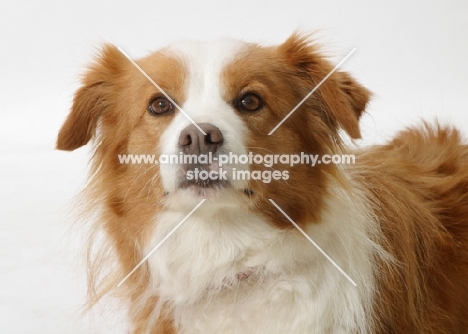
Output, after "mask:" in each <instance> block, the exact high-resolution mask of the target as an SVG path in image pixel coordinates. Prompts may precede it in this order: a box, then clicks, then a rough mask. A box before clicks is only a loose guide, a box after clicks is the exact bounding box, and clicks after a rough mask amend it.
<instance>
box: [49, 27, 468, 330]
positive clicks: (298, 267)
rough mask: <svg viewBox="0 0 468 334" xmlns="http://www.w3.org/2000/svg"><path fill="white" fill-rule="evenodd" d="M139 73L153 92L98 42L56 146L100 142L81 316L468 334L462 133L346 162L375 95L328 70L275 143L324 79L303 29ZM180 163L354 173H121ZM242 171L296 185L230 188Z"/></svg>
mask: <svg viewBox="0 0 468 334" xmlns="http://www.w3.org/2000/svg"><path fill="white" fill-rule="evenodd" d="M136 64H138V66H139V67H140V68H141V69H142V70H143V71H144V72H145V73H146V74H147V75H148V77H149V78H151V79H152V80H153V81H154V83H156V84H157V85H155V84H153V83H152V82H151V81H150V80H148V78H147V77H145V76H144V75H143V74H142V73H141V72H140V70H139V69H138V68H137V67H136V66H135V64H132V62H130V61H129V59H127V58H126V57H125V55H124V54H122V52H120V51H119V49H117V48H116V47H114V46H112V45H106V46H104V48H103V50H102V53H101V54H100V56H99V57H98V59H97V61H95V62H94V64H92V65H91V66H90V68H89V70H88V72H87V73H86V75H85V76H84V79H83V86H82V88H80V89H79V90H78V91H77V93H76V95H75V98H74V103H73V108H72V111H71V113H70V115H69V116H68V118H67V120H66V122H65V124H64V125H63V127H62V129H61V131H60V134H59V136H58V142H57V147H58V149H61V150H74V149H76V148H79V147H80V146H82V145H85V144H86V143H88V141H90V140H91V141H92V142H94V145H95V148H94V155H93V157H92V166H93V167H92V170H91V174H94V176H93V178H92V179H91V181H90V183H89V185H88V187H87V190H86V193H87V196H88V197H87V200H86V202H87V204H89V210H90V212H93V216H94V217H97V218H95V219H94V222H93V224H94V227H95V231H96V233H95V234H96V235H98V236H99V235H100V234H99V233H101V235H104V236H105V237H104V238H100V237H95V238H92V240H94V241H92V246H90V248H91V249H95V247H97V248H100V249H101V251H98V252H94V251H91V253H93V258H92V259H91V260H90V264H89V265H90V268H89V272H90V288H91V289H90V291H91V293H90V295H91V296H90V297H91V298H90V299H91V303H96V302H97V301H98V300H99V299H100V298H101V297H103V296H105V295H108V294H112V293H116V294H117V295H118V296H119V297H120V298H121V300H122V302H123V303H124V304H125V305H126V307H128V309H129V318H130V322H131V323H132V326H133V328H132V331H133V332H135V333H178V334H179V333H204V334H206V333H282V334H284V333H405V334H407V333H451V334H452V333H468V148H467V147H465V146H463V145H462V144H461V139H460V134H459V133H458V132H457V131H456V130H455V129H452V128H449V127H442V126H439V125H434V126H429V125H427V124H423V125H422V126H421V128H414V129H408V130H405V131H403V132H401V133H400V134H398V135H397V136H396V138H395V139H394V140H392V141H391V142H390V143H388V144H387V145H384V146H379V147H373V148H366V149H364V150H354V151H350V150H349V149H347V148H346V147H345V145H344V144H343V140H342V137H341V136H340V134H341V130H343V131H344V132H346V133H347V134H348V135H349V136H350V137H352V138H359V137H360V131H359V126H358V122H359V117H360V116H361V114H362V113H363V111H364V110H365V107H366V104H367V103H368V100H369V97H370V93H369V91H368V90H367V89H366V88H364V87H363V86H361V85H360V84H359V83H357V82H356V81H355V80H354V79H353V78H352V77H351V76H350V75H349V74H347V73H345V72H342V71H336V72H334V73H333V74H332V75H331V76H330V77H329V78H328V79H327V80H326V81H325V82H324V83H323V84H322V85H321V86H320V87H319V88H318V89H317V90H316V91H315V92H314V93H313V94H312V95H311V96H310V97H309V98H308V99H307V100H305V101H304V102H303V103H302V104H300V106H299V108H297V110H295V112H294V113H293V114H292V115H291V117H289V118H288V119H287V120H286V121H284V123H283V124H282V125H281V126H280V127H278V128H277V130H276V131H275V132H274V133H273V134H271V135H268V134H269V133H270V131H271V130H272V129H273V128H274V127H275V126H276V125H277V124H279V122H281V121H282V120H283V118H284V117H285V116H286V115H287V114H288V113H289V112H290V111H291V110H293V108H295V107H296V106H297V105H298V104H299V102H300V101H301V100H302V99H303V98H304V97H305V96H306V95H307V94H308V93H309V92H310V91H311V90H312V89H314V87H316V85H317V84H318V83H319V82H320V81H321V80H322V79H323V78H325V77H326V76H327V74H329V73H330V72H331V70H332V68H333V66H332V64H331V63H330V62H329V61H328V60H327V59H325V58H324V57H323V56H322V55H321V53H320V51H319V50H318V48H317V47H316V46H315V45H314V43H312V42H310V40H309V39H308V38H305V37H302V36H300V35H299V34H293V35H292V36H291V37H290V38H289V39H288V40H287V41H285V42H284V43H282V44H280V45H277V46H260V45H257V44H249V43H244V42H239V41H232V40H226V41H218V42H214V43H198V42H197V43H185V44H177V45H174V46H170V47H167V48H164V49H161V50H159V51H156V52H155V53H152V54H150V55H149V56H148V57H146V58H143V59H140V60H137V61H136ZM187 116H189V117H187ZM189 118H190V119H191V120H192V121H193V122H194V123H195V124H196V125H194V124H192V122H191V120H190V119H189ZM197 127H198V128H199V129H198V128H197ZM201 130H203V133H204V134H203V133H202V131H201ZM180 152H184V153H191V154H195V155H201V154H203V153H210V154H212V155H214V156H215V157H216V156H219V155H221V154H236V155H243V154H244V155H246V154H250V152H252V153H254V154H257V155H266V154H281V155H297V154H304V153H305V154H309V155H317V156H324V155H326V154H330V155H331V154H345V153H346V154H350V153H352V154H354V155H355V163H354V164H349V165H335V164H317V165H315V166H314V167H311V166H310V165H306V164H298V165H294V166H292V167H291V166H289V165H288V164H286V163H284V162H281V161H275V162H274V163H273V165H271V166H268V167H267V166H265V165H262V164H255V163H250V164H249V163H247V164H244V165H243V166H238V165H237V164H236V163H234V162H233V163H232V164H227V165H226V166H225V168H227V170H228V171H229V173H228V174H227V175H228V177H227V179H223V180H210V181H200V180H197V179H195V180H189V179H188V178H187V177H186V176H187V173H188V172H190V171H193V170H194V169H195V168H200V170H205V171H212V170H217V169H218V168H219V167H220V166H219V163H218V162H217V161H211V162H208V163H196V164H195V163H191V164H183V163H178V164H175V163H174V164H156V163H154V164H124V163H121V160H119V156H122V155H124V154H152V155H155V156H161V155H163V154H166V155H171V154H172V155H174V154H175V155H177V154H179V153H180ZM239 165H240V163H239ZM236 167H238V168H239V169H243V170H249V171H253V170H260V171H262V172H264V171H284V170H287V171H288V174H287V175H288V177H287V178H279V179H277V180H272V181H271V182H263V181H262V180H258V179H257V180H253V179H250V180H249V179H235V178H234V177H233V175H234V174H233V171H234V168H236ZM202 199H206V201H205V202H204V203H203V204H202V205H201V206H200V207H198V208H197V210H195V211H194V212H193V213H192V214H191V215H189V216H188V214H189V213H190V212H191V211H192V210H193V209H194V208H195V207H196V206H197V205H198V204H199V203H200V202H201V200H202ZM269 199H271V200H273V201H274V202H275V203H276V204H277V206H278V207H279V208H281V209H282V210H283V211H284V213H285V214H286V215H287V216H288V217H289V218H290V219H291V220H292V221H294V222H295V223H296V224H297V225H298V226H299V227H300V228H301V229H302V230H303V231H305V232H306V233H307V234H308V236H309V237H310V238H311V239H312V240H313V241H314V242H316V244H317V245H318V246H320V247H321V248H322V249H323V251H324V252H325V253H326V254H327V255H328V256H329V257H330V258H331V259H333V260H334V261H335V263H336V264H337V266H339V267H340V268H341V269H342V271H343V272H344V273H346V274H347V275H348V276H349V277H350V278H352V280H353V281H354V282H355V284H356V286H355V285H354V284H352V282H351V281H350V280H349V279H348V278H347V277H346V276H345V275H343V273H342V272H340V271H339V270H337V268H336V267H335V266H334V265H333V264H332V263H331V262H330V261H329V260H328V259H327V258H326V257H325V256H324V254H322V253H321V252H319V251H318V249H317V248H315V247H314V245H313V244H312V243H310V242H309V240H308V239H307V238H305V237H304V236H303V235H302V234H301V232H300V230H299V229H298V228H296V227H295V226H294V225H293V224H292V223H291V221H290V220H289V219H288V217H286V215H284V214H283V213H282V212H280V211H279V210H278V209H277V208H276V207H275V206H274V205H273V204H272V202H271V201H270V200H269ZM187 216H188V218H187ZM185 218H186V219H185ZM184 219H185V220H184ZM181 222H183V224H181V225H180V226H179V227H178V228H177V229H176V230H174V228H175V227H176V226H178V225H179V224H180V223H181ZM173 230H174V232H173V233H172V234H171V235H170V236H169V237H168V238H166V237H167V236H168V234H169V233H171V231H173ZM165 238H166V240H165V241H164V243H162V244H161V245H160V247H159V248H158V249H157V250H156V251H155V252H154V253H152V254H151V256H149V257H148V259H147V261H145V262H143V264H142V265H141V266H139V267H138V268H137V269H136V270H135V271H134V272H133V273H132V275H130V276H129V277H128V279H127V280H125V281H124V282H123V284H121V285H120V286H119V287H117V284H118V283H119V281H121V280H122V279H123V278H124V277H125V276H126V275H127V274H128V273H130V272H131V271H132V270H133V269H134V268H135V267H136V266H137V265H138V264H139V263H140V261H141V260H142V259H144V258H145V256H146V255H147V254H149V253H150V252H151V251H152V250H153V249H154V247H155V246H156V245H157V244H158V243H160V242H161V241H162V240H164V239H165ZM96 240H97V241H96ZM103 240H104V241H105V242H103ZM112 260H114V261H112ZM112 263H114V264H115V266H113V265H112Z"/></svg>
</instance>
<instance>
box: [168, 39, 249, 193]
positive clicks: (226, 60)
mask: <svg viewBox="0 0 468 334" xmlns="http://www.w3.org/2000/svg"><path fill="white" fill-rule="evenodd" d="M245 47H246V44H245V43H243V42H238V41H234V40H221V41H217V42H211V43H196V42H191V43H184V44H177V45H174V46H170V47H169V48H167V49H166V50H165V52H166V53H167V54H168V55H171V56H173V57H175V58H177V59H178V60H179V61H180V62H181V63H182V64H183V67H184V68H185V71H186V73H185V83H184V91H185V101H184V102H183V103H182V105H181V108H182V109H183V110H184V112H185V113H186V114H187V115H189V116H190V118H191V119H192V120H193V121H194V122H196V123H211V124H213V125H214V126H216V127H217V128H219V129H220V131H221V133H222V134H223V138H224V148H225V149H226V150H227V151H229V152H233V153H235V154H239V155H240V154H245V153H247V150H246V147H245V136H246V134H247V127H246V125H245V124H244V122H243V120H242V118H241V117H240V115H239V114H238V113H237V112H236V110H235V109H234V108H233V106H232V102H233V101H226V100H225V96H226V94H225V93H226V88H227V87H226V83H225V82H224V78H223V71H224V69H225V68H226V67H227V66H228V65H229V64H231V63H232V62H233V61H234V60H235V59H236V57H238V55H239V53H240V52H242V51H243V50H244V48H245ZM188 125H190V121H189V120H188V119H187V117H185V116H184V115H183V114H182V113H177V114H176V115H175V116H174V119H173V120H172V121H171V123H170V124H169V126H168V128H167V129H166V130H165V132H164V133H163V135H162V137H161V142H160V149H161V153H162V154H176V153H178V140H179V135H180V132H181V131H182V130H183V129H184V128H185V127H186V126H188ZM172 167H174V166H172ZM172 167H171V166H161V174H162V181H163V184H164V185H165V187H166V188H167V189H171V188H173V187H174V185H175V183H176V180H175V174H176V171H175V169H174V168H172Z"/></svg>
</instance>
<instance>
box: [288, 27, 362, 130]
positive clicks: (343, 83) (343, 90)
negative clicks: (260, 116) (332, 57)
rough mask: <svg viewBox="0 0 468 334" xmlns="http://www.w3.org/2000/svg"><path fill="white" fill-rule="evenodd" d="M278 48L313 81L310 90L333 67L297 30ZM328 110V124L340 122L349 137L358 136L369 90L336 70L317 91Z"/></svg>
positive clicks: (336, 124)
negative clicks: (360, 119)
mask: <svg viewBox="0 0 468 334" xmlns="http://www.w3.org/2000/svg"><path fill="white" fill-rule="evenodd" d="M279 48H280V51H281V52H283V54H284V55H285V56H286V58H287V60H288V61H289V63H290V64H291V65H293V66H294V67H295V68H296V70H298V71H299V73H301V74H302V75H303V76H307V77H308V80H310V81H312V85H311V87H310V90H312V89H313V88H314V87H315V86H316V85H317V84H318V83H319V82H320V81H321V80H322V79H323V78H325V77H326V76H327V75H328V74H329V73H330V72H331V71H332V70H333V66H332V65H331V64H330V62H329V61H328V60H326V59H325V58H324V57H323V56H322V55H321V54H320V53H319V50H318V48H317V47H315V46H314V45H312V43H311V42H310V41H309V39H308V38H307V37H304V36H301V35H299V34H297V33H295V34H293V35H292V36H291V37H289V39H288V40H286V42H284V43H283V44H281V45H280V47H279ZM314 94H317V95H318V97H319V99H320V100H321V101H322V103H323V105H324V107H325V109H326V110H325V111H326V112H327V113H328V115H329V116H331V117H328V121H329V122H330V123H331V124H330V125H331V126H338V125H340V126H341V127H342V128H343V129H344V130H345V131H346V132H347V133H348V134H349V135H350V136H351V137H352V138H355V139H357V138H361V132H360V130H359V118H360V116H361V115H362V113H363V112H364V110H365V108H366V105H367V103H368V102H369V99H370V96H371V93H370V91H369V90H367V89H366V88H365V87H363V86H362V85H360V84H359V83H358V82H357V81H355V80H354V79H353V78H352V77H351V76H350V75H349V74H348V73H346V72H340V71H335V72H334V73H333V74H332V75H331V76H330V77H329V78H328V79H327V80H325V82H323V83H322V85H321V86H320V87H319V89H318V90H317V92H316V93H314Z"/></svg>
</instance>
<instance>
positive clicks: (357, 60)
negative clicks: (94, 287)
mask: <svg viewBox="0 0 468 334" xmlns="http://www.w3.org/2000/svg"><path fill="white" fill-rule="evenodd" d="M325 3H326V4H325ZM467 18H468V5H467V2H466V1H462V0H458V1H456V0H452V1H402V0H398V1H392V2H390V1H362V0H360V1H348V2H343V3H340V4H337V3H336V2H335V1H327V2H325V1H323V2H322V3H321V2H318V1H297V0H292V1H291V0H289V1H281V2H280V1H253V0H249V1H245V0H240V1H236V2H234V1H232V2H221V1H215V0H212V1H193V2H190V1H171V2H158V1H133V2H130V1H118V2H117V1H100V2H97V1H96V2H91V1H80V2H78V1H77V2H71V1H68V2H67V1H58V0H57V1H33V0H28V1H17V2H10V3H9V4H8V5H5V4H4V3H2V5H0V41H1V44H0V97H1V98H0V172H1V173H0V208H1V209H0V332H1V333H92V332H95V333H107V332H116V333H119V332H123V330H122V329H119V328H120V327H119V326H114V325H115V324H114V323H110V322H107V323H101V322H100V321H99V316H98V315H97V316H96V318H95V321H92V320H91V319H90V318H89V317H86V318H83V319H81V318H80V307H81V306H82V304H83V301H84V296H85V290H86V287H85V283H84V267H83V265H82V261H81V258H80V256H79V249H80V248H81V243H82V241H79V238H78V236H77V235H78V234H79V233H75V232H76V229H75V228H74V227H72V222H73V219H72V215H70V214H69V212H70V208H71V206H72V205H71V203H73V196H74V195H76V194H77V193H78V192H79V190H80V189H81V188H82V187H83V186H84V183H85V175H86V168H87V165H86V159H87V156H88V148H87V147H85V148H82V149H79V150H77V151H75V152H73V153H67V152H58V151H55V150H54V142H55V139H56V135H57V132H58V130H59V127H60V125H61V123H62V122H63V120H64V118H65V117H66V115H67V113H68V110H69V108H70V105H71V99H72V95H73V92H74V91H75V90H76V89H77V87H78V84H79V77H80V74H81V73H83V70H84V68H85V66H86V65H87V64H88V63H89V61H90V60H91V59H92V57H93V56H94V55H95V54H96V52H97V50H98V49H99V45H100V44H101V43H103V42H112V43H114V44H116V45H118V46H120V47H122V48H123V49H124V50H126V51H127V53H129V54H130V55H132V56H133V57H140V56H143V55H145V54H146V53H147V52H149V51H152V50H154V49H156V48H158V47H161V46H164V45H166V44H168V43H171V42H174V41H178V40H186V39H196V40H203V41H205V40H213V39H217V38H219V37H232V38H236V39H245V40H247V41H252V42H261V43H266V44H268V43H280V42H282V41H283V40H285V39H286V38H287V36H288V35H289V34H290V33H291V32H292V31H294V30H296V29H300V30H302V31H305V32H311V31H315V30H318V32H317V33H316V36H317V39H318V41H319V42H320V43H322V44H323V45H324V49H325V51H327V52H328V54H329V55H330V56H331V59H333V60H334V61H335V62H338V61H339V60H340V59H341V58H342V57H344V56H345V55H346V54H347V53H348V52H349V51H350V50H351V49H352V48H354V47H356V48H357V51H356V52H355V53H354V54H353V55H352V56H351V57H350V58H349V59H348V61H347V62H346V63H345V64H344V65H343V69H345V70H347V71H349V72H351V73H352V74H353V75H354V76H355V77H356V78H357V79H358V80H359V81H360V82H361V83H363V84H364V85H365V86H367V87H368V88H369V89H371V90H372V91H373V92H374V99H373V101H372V103H371V104H370V107H369V109H368V114H367V115H366V116H365V117H364V118H363V119H362V122H361V126H362V133H363V137H364V139H363V141H362V144H372V143H382V142H383V141H385V140H386V139H388V138H390V137H391V135H392V134H394V133H395V131H396V130H397V129H401V128H403V127H405V126H408V125H412V124H416V123H418V121H419V120H420V119H421V118H423V119H427V120H434V119H436V117H437V118H438V119H440V120H442V121H444V122H448V123H452V124H455V125H457V126H458V127H459V128H461V129H462V130H464V132H465V134H468V113H467V106H468V94H467V93H468V66H467V64H466V62H467V60H468V38H467V37H468V19H467Z"/></svg>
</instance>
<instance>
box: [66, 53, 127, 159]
mask: <svg viewBox="0 0 468 334" xmlns="http://www.w3.org/2000/svg"><path fill="white" fill-rule="evenodd" d="M127 61H128V60H127V59H126V58H125V56H124V55H123V54H122V53H121V52H120V51H119V50H118V49H117V47H115V46H114V45H111V44H106V45H104V47H103V48H102V51H101V53H100V56H99V57H98V58H97V60H96V61H95V63H94V64H93V65H92V66H91V67H90V68H89V70H88V72H87V73H86V74H85V76H84V78H83V80H82V82H83V86H82V87H81V88H80V89H79V90H78V91H77V92H76V93H75V97H74V99H73V107H72V109H71V112H70V114H69V115H68V117H67V119H66V121H65V123H64V124H63V125H62V128H61V129H60V132H59V135H58V139H57V149H59V150H65V151H73V150H75V149H77V148H79V147H81V146H83V145H86V144H87V143H88V141H89V140H90V139H91V138H93V136H94V135H95V132H96V127H97V124H98V120H99V118H100V117H101V115H102V114H103V113H105V112H106V109H108V108H110V107H111V104H112V101H113V98H112V95H113V94H112V93H113V91H115V89H114V86H115V83H116V80H117V78H118V77H119V75H120V74H121V73H122V71H123V69H124V68H125V64H126V62H127Z"/></svg>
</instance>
